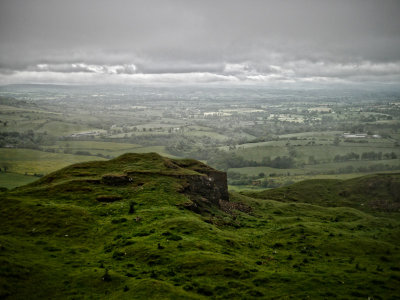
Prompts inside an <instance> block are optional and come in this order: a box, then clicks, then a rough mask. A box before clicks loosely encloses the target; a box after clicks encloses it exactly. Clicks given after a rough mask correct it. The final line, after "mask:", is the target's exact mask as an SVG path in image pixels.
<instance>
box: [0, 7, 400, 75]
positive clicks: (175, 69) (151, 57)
mask: <svg viewBox="0 0 400 300" xmlns="http://www.w3.org/2000/svg"><path fill="white" fill-rule="evenodd" d="M399 15H400V1H398V0H393V1H390V0H381V1H378V0H375V1H371V0H347V1H344V0H337V1H324V0H286V1H278V0H277V1H268V0H242V1H238V0H214V1H211V0H203V1H194V0H158V1H155V0H146V1H135V0H134V1H128V0H115V1H107V0H96V1H94V0H93V1H90V0H87V1H81V0H69V1H60V0H35V1H29V0H2V1H1V2H0V83H8V82H17V81H21V82H22V81H24V80H26V81H35V78H36V79H37V80H38V81H46V80H47V81H57V80H61V81H65V82H69V81H71V80H72V81H73V82H75V81H79V80H83V81H84V82H94V83H95V82H97V81H98V82H104V81H107V78H112V80H111V81H113V82H118V79H117V78H120V79H121V81H123V82H129V80H130V79H131V80H132V81H133V82H134V81H135V80H136V81H140V82H141V81H146V80H149V81H151V80H159V81H181V80H182V81H185V79H188V78H189V79H193V80H194V81H198V80H200V81H201V82H212V81H224V82H225V81H228V82H240V81H246V80H254V81H257V82H261V81H263V80H265V81H268V80H294V81H296V80H304V79H305V80H308V79H314V78H323V79H326V78H337V79H343V80H361V79H362V80H363V81H364V80H368V76H370V78H371V79H372V80H374V81H377V80H378V81H379V78H380V76H381V77H382V80H383V81H385V82H386V81H387V80H388V78H389V80H392V81H393V82H395V83H398V80H399V76H400V18H399V17H398V16H399ZM185 74H186V75H185ZM187 74H191V75H190V76H187ZM71 76H75V77H74V78H73V79H71V78H72V77H71ZM118 76H119V77H118Z"/></svg>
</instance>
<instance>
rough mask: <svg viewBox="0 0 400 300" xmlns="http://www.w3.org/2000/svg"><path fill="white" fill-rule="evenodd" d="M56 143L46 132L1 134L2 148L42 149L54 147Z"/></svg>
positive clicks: (31, 131) (0, 144) (0, 146)
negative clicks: (46, 146) (48, 146)
mask: <svg viewBox="0 0 400 300" xmlns="http://www.w3.org/2000/svg"><path fill="white" fill-rule="evenodd" d="M54 143H55V138H54V137H53V136H50V135H48V134H47V133H46V132H38V133H34V132H33V130H28V131H26V132H16V131H12V132H0V148H3V147H15V148H29V149H40V146H41V145H53V144H54Z"/></svg>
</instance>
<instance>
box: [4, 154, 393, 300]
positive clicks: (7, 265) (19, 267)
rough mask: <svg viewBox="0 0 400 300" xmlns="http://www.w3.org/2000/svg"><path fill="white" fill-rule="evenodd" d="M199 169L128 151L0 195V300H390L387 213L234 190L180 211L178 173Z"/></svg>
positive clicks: (199, 170) (390, 221) (390, 222)
mask: <svg viewBox="0 0 400 300" xmlns="http://www.w3.org/2000/svg"><path fill="white" fill-rule="evenodd" d="M210 170H211V168H209V167H208V166H206V165H203V164H201V163H199V162H196V161H192V160H183V161H182V160H172V159H167V158H163V157H161V156H159V155H156V154H143V155H142V154H128V155H123V156H121V157H119V158H116V159H114V160H110V161H107V162H90V163H83V164H77V165H73V166H70V167H67V168H64V169H62V170H60V171H57V172H55V173H52V174H50V175H48V176H46V177H43V178H42V179H40V180H39V181H37V182H35V183H32V184H30V185H27V186H24V187H21V188H17V189H15V190H12V191H8V192H5V193H3V194H1V200H0V298H6V299H117V298H118V299H202V298H215V299H255V298H261V299H263V298H264V299H265V298H267V299H270V298H271V299H290V298H293V299H335V298H339V299H354V298H358V297H359V298H361V299H362V298H364V299H366V298H367V297H373V298H374V299H398V295H399V292H400V290H399V284H400V263H399V261H400V254H399V252H400V251H399V247H400V220H399V215H398V214H397V213H396V212H392V213H390V214H387V215H384V214H381V215H379V216H377V215H373V214H369V213H366V212H361V211H359V210H357V209H354V208H348V207H323V206H318V205H311V204H307V203H299V201H297V202H293V201H291V202H281V201H276V200H264V199H254V198H250V197H247V196H244V195H240V194H231V195H230V200H231V202H233V203H241V205H237V206H233V208H235V207H237V208H240V207H246V208H247V209H242V211H240V210H235V209H233V210H229V211H228V210H225V211H227V212H224V211H223V210H221V209H219V208H218V207H217V206H210V207H209V209H208V211H207V212H204V213H203V214H196V213H194V212H192V211H190V210H188V209H185V208H184V206H183V205H182V204H185V203H187V202H188V201H190V199H189V198H188V196H187V195H185V194H183V193H182V176H186V175H199V174H203V172H207V171H210ZM125 174H130V175H129V176H130V178H131V179H130V181H129V182H128V183H124V184H119V181H118V180H120V179H121V178H120V177H123V176H125ZM105 178H106V179H107V180H108V179H109V178H111V179H112V180H115V185H113V184H112V183H113V181H112V180H111V184H110V182H109V181H107V180H106V181H104V180H105ZM124 178H125V177H123V178H122V179H121V180H125V179H124ZM321 184H322V183H321ZM327 184H328V185H329V183H328V182H327ZM322 185H323V184H322ZM102 196H109V197H111V198H105V199H112V201H113V202H99V201H98V200H99V199H103V198H101V197H102ZM99 197H100V198H99ZM113 197H114V198H113ZM249 207H251V210H249V209H248V208H249ZM244 211H247V212H244Z"/></svg>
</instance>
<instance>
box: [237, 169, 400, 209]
mask: <svg viewBox="0 0 400 300" xmlns="http://www.w3.org/2000/svg"><path fill="white" fill-rule="evenodd" d="M243 194H244V195H247V196H249V197H253V198H259V199H271V200H277V201H283V202H303V203H310V204H316V205H321V206H329V207H339V206H348V207H353V208H356V209H360V210H362V211H366V212H370V213H375V214H376V213H378V212H389V213H390V212H400V173H392V174H374V175H368V176H363V177H357V178H353V179H349V180H335V179H330V180H327V179H313V180H306V181H302V182H298V183H295V184H293V185H290V186H287V187H282V188H277V189H272V190H264V191H261V192H243Z"/></svg>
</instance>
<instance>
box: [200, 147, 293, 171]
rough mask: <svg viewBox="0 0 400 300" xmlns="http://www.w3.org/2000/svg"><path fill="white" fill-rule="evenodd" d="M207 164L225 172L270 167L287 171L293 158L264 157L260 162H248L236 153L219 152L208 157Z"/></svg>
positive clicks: (291, 164)
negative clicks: (233, 169) (235, 169)
mask: <svg viewBox="0 0 400 300" xmlns="http://www.w3.org/2000/svg"><path fill="white" fill-rule="evenodd" d="M207 162H208V163H209V164H210V165H211V166H214V167H215V168H217V169H222V170H227V169H230V168H244V167H272V168H277V169H289V168H292V167H293V166H294V160H293V158H291V157H289V156H277V157H275V158H273V159H271V158H270V157H268V156H267V157H264V158H263V159H262V160H261V162H258V161H255V160H248V159H245V158H243V157H242V156H239V155H237V154H236V153H229V152H224V151H219V153H217V154H214V155H212V156H211V157H209V159H208V160H207Z"/></svg>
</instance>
